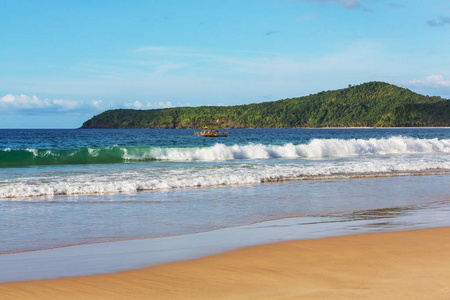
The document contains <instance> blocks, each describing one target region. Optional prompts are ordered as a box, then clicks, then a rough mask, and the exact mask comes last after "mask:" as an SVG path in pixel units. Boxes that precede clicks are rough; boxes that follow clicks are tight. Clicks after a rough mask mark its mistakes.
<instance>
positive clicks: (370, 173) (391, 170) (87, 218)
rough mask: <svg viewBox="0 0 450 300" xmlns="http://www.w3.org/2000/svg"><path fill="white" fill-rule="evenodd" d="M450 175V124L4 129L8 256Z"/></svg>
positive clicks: (289, 213) (336, 201) (255, 218)
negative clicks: (221, 132) (222, 131)
mask: <svg viewBox="0 0 450 300" xmlns="http://www.w3.org/2000/svg"><path fill="white" fill-rule="evenodd" d="M449 174H450V129H254V130H251V129H240V130H239V129H235V130H229V137H227V138H216V139H214V138H200V137H196V136H194V134H193V131H192V130H180V129H179V130H170V129H167V130H153V129H146V130H0V253H10V252H20V251H29V250H36V249H47V248H51V247H61V246H67V245H75V244H84V243H96V242H105V241H117V240H125V239H135V238H143V237H161V236H174V235H180V234H190V233H195V232H204V231H209V230H213V229H217V228H226V227H231V226H237V225H243V224H248V223H254V222H259V221H263V220H275V219H282V218H286V217H293V216H305V215H311V214H330V213H336V212H343V211H361V210H367V209H379V208H384V207H393V206H405V205H417V204H420V203H425V202H434V201H446V200H450V197H449V194H450V192H449V190H448V187H447V186H449V184H448V182H449V180H448V179H449V178H450V177H449ZM418 175H422V176H418ZM425 175H426V176H425Z"/></svg>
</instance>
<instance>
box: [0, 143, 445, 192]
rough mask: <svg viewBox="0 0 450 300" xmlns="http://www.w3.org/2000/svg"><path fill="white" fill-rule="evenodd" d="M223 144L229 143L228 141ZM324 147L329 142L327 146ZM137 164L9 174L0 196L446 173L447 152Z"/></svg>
mask: <svg viewBox="0 0 450 300" xmlns="http://www.w3.org/2000/svg"><path fill="white" fill-rule="evenodd" d="M223 147H224V146H223V145H220V144H218V146H216V149H223ZM289 147H291V148H289ZM289 147H284V146H283V147H281V148H280V149H282V150H283V151H285V153H284V155H285V157H286V156H287V155H292V153H293V152H292V147H295V146H289ZM227 149H230V147H229V148H227ZM244 149H245V150H244ZM289 149H291V150H289ZM328 149H332V148H331V147H329V148H328ZM365 149H370V148H365ZM422 149H423V148H422ZM240 150H241V151H242V152H240V155H242V156H244V155H249V154H248V152H245V151H250V152H252V151H254V149H253V148H252V147H250V146H249V147H245V148H240ZM195 151H197V150H195ZM195 151H194V153H195ZM345 151H347V152H346V153H349V152H348V151H353V150H352V149H350V150H348V149H346V150H345ZM368 151H372V150H368ZM433 151H434V150H433ZM219 152H220V151H219ZM210 153H212V152H210ZM277 153H278V154H279V153H280V152H277ZM252 155H254V152H252ZM266 155H272V157H273V154H270V153H269V152H261V153H259V154H258V156H257V157H267V156H266ZM253 157H254V156H253ZM139 166H140V167H139V168H137V167H134V166H133V165H130V166H129V167H120V168H119V169H114V168H113V169H109V168H106V169H104V170H101V171H95V172H94V173H86V172H84V171H80V172H78V173H76V172H74V173H73V174H71V175H68V174H66V173H64V176H61V175H59V174H55V175H53V176H46V177H44V176H35V177H28V178H27V177H17V178H13V179H10V180H9V181H8V182H7V183H6V182H5V184H0V198H3V199H4V198H10V199H14V198H19V197H36V196H53V195H73V194H94V193H120V192H136V191H142V190H160V189H173V188H184V187H206V186H218V185H237V184H257V183H262V182H270V181H282V180H301V179H320V178H324V177H332V178H348V177H354V176H361V175H362V176H380V175H382V176H390V175H396V174H399V173H401V174H403V175H410V174H414V172H420V173H423V174H427V173H434V172H441V173H444V174H450V154H448V153H435V152H432V153H429V154H420V155H417V154H416V155H413V154H408V155H405V154H402V155H384V156H363V157H354V158H338V159H314V160H305V159H300V160H298V159H294V160H287V161H286V160H284V161H281V162H278V161H277V162H276V163H270V164H269V163H253V162H248V163H240V164H234V163H232V164H223V163H222V164H220V165H217V164H206V165H203V164H201V165H195V166H192V165H190V163H184V164H183V166H182V167H174V168H163V169H161V168H155V167H154V166H153V164H142V165H139Z"/></svg>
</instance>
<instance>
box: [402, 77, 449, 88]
mask: <svg viewBox="0 0 450 300" xmlns="http://www.w3.org/2000/svg"><path fill="white" fill-rule="evenodd" d="M404 83H405V84H408V85H413V86H418V87H446V88H450V80H445V78H444V75H430V76H427V77H425V78H424V79H413V80H409V81H405V82H404Z"/></svg>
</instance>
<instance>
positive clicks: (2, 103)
mask: <svg viewBox="0 0 450 300" xmlns="http://www.w3.org/2000/svg"><path fill="white" fill-rule="evenodd" d="M101 103H102V101H101V100H98V101H92V102H91V103H90V104H85V103H83V102H82V101H75V100H63V99H53V100H51V99H48V98H45V99H41V98H39V97H38V96H36V95H33V96H28V95H24V94H21V95H12V94H8V95H6V96H3V97H1V98H0V108H2V109H3V110H6V111H8V110H10V111H28V112H35V113H39V112H74V111H80V110H89V109H91V108H94V109H101Z"/></svg>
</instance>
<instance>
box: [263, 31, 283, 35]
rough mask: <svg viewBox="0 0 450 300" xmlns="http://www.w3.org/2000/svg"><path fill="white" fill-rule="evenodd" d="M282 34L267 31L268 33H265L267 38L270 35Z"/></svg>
mask: <svg viewBox="0 0 450 300" xmlns="http://www.w3.org/2000/svg"><path fill="white" fill-rule="evenodd" d="M278 33H280V32H279V31H267V32H266V33H264V35H265V36H269V35H274V34H278Z"/></svg>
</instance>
